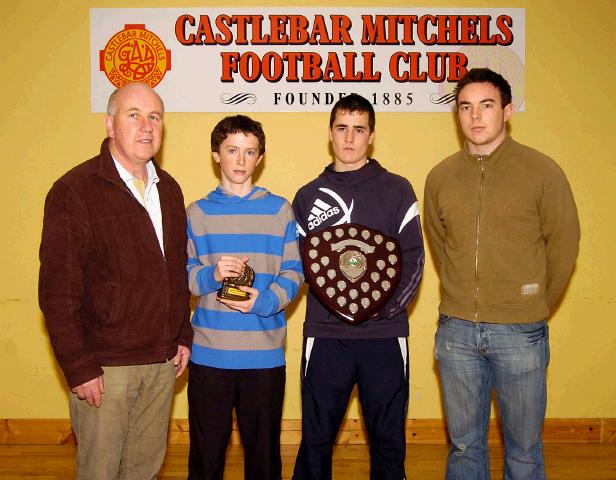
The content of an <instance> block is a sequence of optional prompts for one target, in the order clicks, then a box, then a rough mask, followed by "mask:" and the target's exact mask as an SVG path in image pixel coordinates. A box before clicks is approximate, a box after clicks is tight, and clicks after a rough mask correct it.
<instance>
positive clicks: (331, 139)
mask: <svg viewBox="0 0 616 480" xmlns="http://www.w3.org/2000/svg"><path fill="white" fill-rule="evenodd" d="M327 131H328V132H329V141H330V142H331V141H333V139H334V132H332V127H329V128H328V129H327Z"/></svg>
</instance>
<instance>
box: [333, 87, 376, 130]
mask: <svg viewBox="0 0 616 480" xmlns="http://www.w3.org/2000/svg"><path fill="white" fill-rule="evenodd" d="M340 112H349V113H353V112H359V113H364V112H368V126H369V127H370V132H374V125H375V124H376V120H375V116H374V107H373V106H372V104H371V103H370V102H369V101H368V100H366V99H365V98H364V97H362V96H361V95H358V94H357V93H351V94H350V95H347V96H346V97H342V98H341V99H340V100H338V101H337V102H336V104H335V105H334V108H332V113H331V114H330V115H329V128H332V127H333V126H334V121H335V120H336V115H337V114H338V113H340Z"/></svg>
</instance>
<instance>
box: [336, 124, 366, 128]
mask: <svg viewBox="0 0 616 480" xmlns="http://www.w3.org/2000/svg"><path fill="white" fill-rule="evenodd" d="M338 127H347V128H348V127H351V128H364V129H367V128H368V126H367V125H361V124H359V125H358V124H354V125H349V124H348V123H335V124H334V128H338Z"/></svg>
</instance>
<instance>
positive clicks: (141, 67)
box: [99, 24, 171, 88]
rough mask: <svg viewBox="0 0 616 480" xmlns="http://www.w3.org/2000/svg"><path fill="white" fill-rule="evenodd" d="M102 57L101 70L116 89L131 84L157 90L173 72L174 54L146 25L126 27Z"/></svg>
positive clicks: (114, 37)
mask: <svg viewBox="0 0 616 480" xmlns="http://www.w3.org/2000/svg"><path fill="white" fill-rule="evenodd" d="M99 55H100V70H101V71H102V72H105V75H106V76H107V78H108V79H109V81H110V82H111V83H112V84H113V85H114V86H116V87H117V88H120V87H121V86H123V85H126V84H127V83H130V82H144V83H147V84H148V85H149V86H150V87H152V88H154V87H155V86H156V85H158V84H159V83H160V82H161V81H162V79H163V77H164V76H165V73H167V72H168V71H169V70H171V51H170V50H167V49H166V48H165V44H164V43H163V42H162V40H161V39H160V38H159V37H158V36H157V35H156V34H155V33H153V32H151V31H149V30H147V29H146V28H145V25H130V24H128V25H125V26H124V30H120V31H119V32H118V33H116V34H115V35H114V36H113V37H111V39H110V40H109V41H108V42H107V45H105V48H104V49H103V50H101V51H100V52H99Z"/></svg>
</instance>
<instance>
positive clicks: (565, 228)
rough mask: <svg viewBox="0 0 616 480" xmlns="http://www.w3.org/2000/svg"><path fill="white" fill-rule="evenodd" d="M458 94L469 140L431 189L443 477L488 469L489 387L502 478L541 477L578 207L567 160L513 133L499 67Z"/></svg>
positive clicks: (476, 74)
mask: <svg viewBox="0 0 616 480" xmlns="http://www.w3.org/2000/svg"><path fill="white" fill-rule="evenodd" d="M456 103H457V107H458V119H459V121H460V128H461V130H462V132H463V134H464V137H465V139H466V141H465V144H464V147H463V149H462V150H460V151H459V152H457V153H455V154H454V155H452V156H450V157H448V158H446V159H445V160H443V161H442V162H441V163H439V164H438V165H437V166H436V167H434V168H433V169H432V171H431V172H430V174H429V175H428V178H427V180H426V188H425V200H424V205H425V218H426V228H427V231H428V237H429V239H430V241H431V247H432V252H433V254H434V258H435V260H436V263H437V266H438V268H439V273H440V278H441V284H442V292H441V294H442V296H441V304H440V307H439V312H440V316H439V325H438V330H437V333H436V348H435V356H436V358H437V360H438V363H439V369H440V376H441V388H442V394H443V402H444V406H445V414H446V417H447V427H448V430H449V435H450V439H451V448H450V452H449V457H448V463H447V475H446V479H447V480H457V479H473V480H480V479H481V480H485V479H488V478H489V477H490V473H489V465H488V448H487V434H488V424H489V419H490V403H491V396H492V389H493V388H495V389H496V396H497V399H498V406H499V411H500V414H501V417H502V425H503V430H504V437H505V479H508V480H522V479H524V480H534V479H544V478H545V467H544V460H543V446H542V439H541V429H542V425H543V420H544V417H545V407H546V369H547V365H548V362H549V355H550V353H549V342H548V327H547V324H546V320H547V317H548V316H549V314H550V312H551V311H552V310H553V309H554V308H555V306H556V304H557V302H558V300H559V298H560V296H561V295H562V293H563V291H564V289H565V287H566V285H567V282H568V280H569V277H570V275H571V271H572V269H573V265H574V263H575V259H576V256H577V253H578V243H579V238H580V227H579V222H578V217H577V210H576V206H575V202H574V200H573V195H572V193H571V188H570V187H569V183H568V182H567V179H566V177H565V175H564V173H563V171H562V170H561V169H560V167H559V166H558V165H557V164H556V163H555V162H554V161H553V160H552V159H551V158H549V157H547V156H546V155H543V154H542V153H540V152H538V151H536V150H533V149H532V148H529V147H526V146H524V145H521V144H519V143H517V142H516V141H514V140H513V139H512V138H511V137H510V136H509V135H508V134H507V129H506V124H507V121H508V120H509V119H510V118H511V115H512V113H513V105H512V103H511V87H510V86H509V83H508V82H507V81H506V80H505V79H504V78H503V77H502V76H501V75H499V74H497V73H495V72H493V71H491V70H489V69H487V68H481V69H472V70H470V71H469V72H468V74H467V75H466V76H465V77H464V78H463V79H462V80H461V81H460V82H459V83H458V86H457V88H456Z"/></svg>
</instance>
